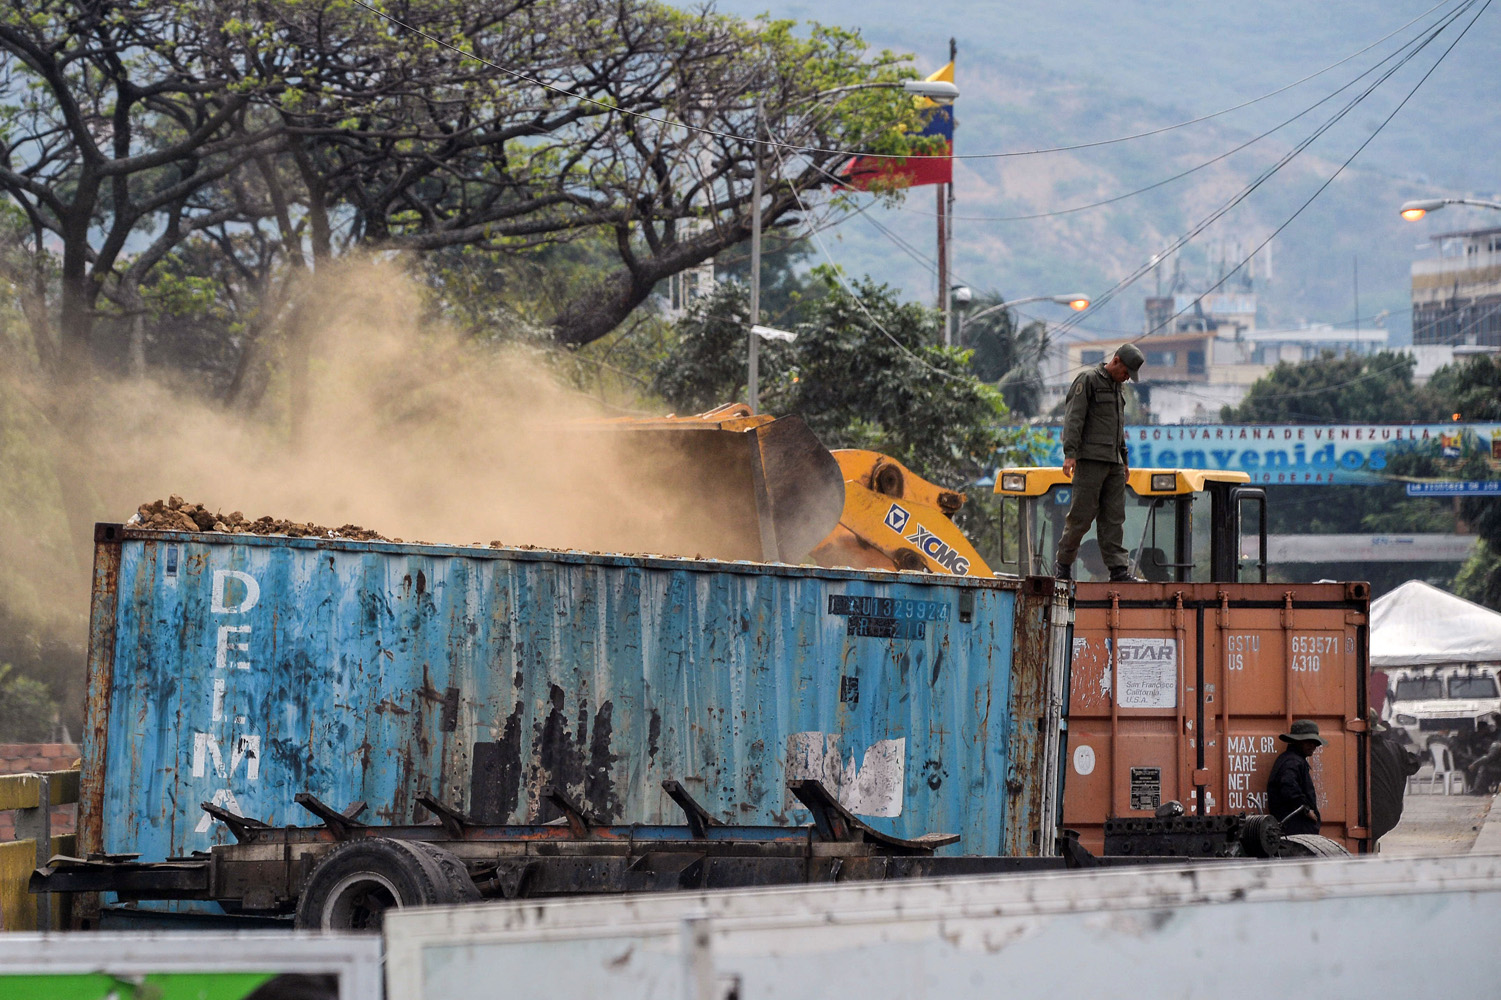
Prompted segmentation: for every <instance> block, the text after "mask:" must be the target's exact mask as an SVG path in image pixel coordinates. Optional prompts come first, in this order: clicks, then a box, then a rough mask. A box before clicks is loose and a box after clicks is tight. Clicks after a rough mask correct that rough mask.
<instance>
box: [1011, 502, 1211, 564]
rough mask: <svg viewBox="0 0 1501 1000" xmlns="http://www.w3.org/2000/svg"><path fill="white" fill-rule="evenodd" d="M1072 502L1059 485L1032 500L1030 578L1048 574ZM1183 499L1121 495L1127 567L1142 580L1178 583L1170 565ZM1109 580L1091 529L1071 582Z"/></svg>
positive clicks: (1176, 560) (1174, 556) (1174, 560)
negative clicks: (1124, 516) (1031, 575)
mask: <svg viewBox="0 0 1501 1000" xmlns="http://www.w3.org/2000/svg"><path fill="white" fill-rule="evenodd" d="M1073 497H1074V493H1073V489H1072V488H1071V487H1069V486H1067V485H1059V486H1054V487H1053V488H1052V489H1050V490H1049V491H1048V492H1047V493H1044V494H1043V495H1042V496H1040V497H1038V498H1037V501H1036V508H1035V510H1036V516H1035V517H1034V518H1033V519H1032V524H1031V525H1030V528H1031V532H1030V533H1031V538H1030V539H1029V541H1030V543H1031V544H1030V546H1029V548H1030V549H1031V552H1032V562H1033V569H1032V572H1033V573H1038V574H1043V575H1051V574H1052V571H1053V553H1054V552H1056V551H1057V548H1058V539H1059V537H1060V536H1061V535H1062V534H1063V522H1064V518H1065V517H1066V516H1067V515H1068V508H1069V504H1071V503H1072V502H1073ZM1184 499H1185V498H1183V497H1175V496H1168V497H1142V496H1138V495H1137V494H1136V492H1135V491H1134V490H1131V489H1129V488H1128V489H1127V490H1126V530H1125V545H1126V550H1127V551H1128V552H1130V554H1131V560H1132V566H1133V567H1134V568H1135V570H1136V573H1137V575H1138V576H1140V577H1141V578H1142V579H1144V580H1154V581H1162V582H1165V581H1168V580H1173V579H1177V574H1176V567H1175V564H1176V563H1179V562H1181V561H1182V560H1180V559H1179V558H1178V552H1179V545H1178V541H1177V538H1178V535H1177V531H1178V510H1179V504H1180V503H1181V502H1182V501H1183V500H1184ZM1206 551H1207V550H1206ZM1109 577H1110V571H1109V570H1108V569H1106V568H1105V560H1104V558H1103V557H1102V556H1101V555H1100V542H1099V538H1098V537H1097V536H1096V533H1095V527H1094V526H1093V525H1091V526H1090V529H1089V531H1088V532H1087V533H1086V534H1085V535H1084V540H1083V541H1082V542H1081V543H1080V544H1079V555H1078V558H1077V559H1075V560H1074V579H1075V580H1081V581H1094V580H1107V579H1109Z"/></svg>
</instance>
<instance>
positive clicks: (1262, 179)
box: [1060, 0, 1490, 337]
mask: <svg viewBox="0 0 1501 1000" xmlns="http://www.w3.org/2000/svg"><path fill="white" fill-rule="evenodd" d="M1476 2H1478V0H1466V2H1465V3H1464V4H1462V5H1461V6H1460V7H1459V8H1457V9H1456V10H1455V11H1452V12H1450V13H1449V14H1446V15H1445V17H1444V18H1443V19H1442V20H1441V22H1440V23H1439V24H1438V25H1437V26H1435V27H1434V28H1432V29H1429V30H1428V32H1427V35H1426V37H1424V38H1422V39H1421V40H1420V41H1418V42H1417V44H1416V47H1414V48H1413V49H1412V51H1411V52H1409V53H1408V54H1407V55H1405V56H1404V57H1403V58H1402V59H1401V60H1399V61H1398V62H1397V63H1396V64H1395V65H1394V66H1392V67H1391V68H1390V69H1388V70H1387V71H1386V72H1385V73H1383V74H1382V75H1381V76H1380V77H1379V78H1378V79H1376V80H1375V81H1373V82H1372V83H1371V84H1370V85H1369V86H1367V87H1366V88H1365V89H1364V90H1363V91H1362V92H1361V93H1360V94H1358V95H1357V96H1356V97H1354V98H1353V99H1352V100H1351V101H1349V102H1348V103H1347V104H1346V105H1345V106H1344V107H1343V108H1341V109H1340V111H1339V112H1338V113H1336V114H1335V115H1334V116H1333V117H1331V118H1330V119H1329V120H1328V121H1326V122H1324V123H1323V124H1322V125H1321V126H1320V127H1319V128H1318V129H1316V130H1315V131H1314V132H1313V133H1312V134H1310V135H1309V136H1308V137H1307V138H1305V139H1304V140H1302V141H1301V142H1299V143H1298V144H1297V146H1295V147H1294V148H1293V150H1292V151H1290V152H1289V153H1288V154H1286V155H1285V156H1283V157H1282V158H1280V159H1279V160H1278V161H1277V162H1276V163H1275V164H1273V165H1272V166H1271V167H1269V168H1268V169H1267V170H1265V171H1263V172H1262V173H1261V174H1260V175H1259V176H1258V177H1257V178H1256V179H1255V180H1253V181H1252V182H1251V183H1250V184H1248V185H1247V186H1246V187H1244V188H1242V189H1241V191H1240V192H1238V193H1237V194H1236V195H1235V196H1234V197H1232V198H1231V199H1230V200H1229V201H1227V202H1226V203H1225V204H1223V205H1222V206H1220V207H1219V208H1218V209H1216V210H1215V211H1213V212H1211V213H1210V214H1209V215H1208V216H1206V217H1205V218H1204V219H1203V220H1201V221H1200V222H1199V223H1198V224H1196V225H1195V226H1193V227H1192V228H1191V229H1190V230H1189V231H1188V232H1186V233H1184V234H1183V235H1182V236H1179V237H1178V238H1177V239H1175V240H1174V241H1173V242H1172V243H1171V244H1170V245H1169V246H1168V247H1167V248H1166V249H1164V250H1163V251H1161V252H1159V253H1158V254H1157V255H1155V257H1154V259H1161V258H1162V257H1164V256H1166V255H1167V254H1170V253H1173V252H1175V251H1177V250H1179V249H1181V248H1182V247H1183V246H1185V245H1187V244H1188V243H1189V242H1191V241H1192V240H1193V239H1194V238H1195V237H1196V236H1198V235H1199V234H1200V233H1202V232H1203V231H1204V230H1205V229H1207V228H1208V227H1209V226H1210V225H1211V224H1213V223H1214V222H1216V221H1218V220H1219V219H1220V218H1222V217H1223V216H1224V215H1225V214H1226V213H1228V212H1229V211H1230V210H1231V209H1232V208H1234V207H1235V206H1237V205H1239V204H1240V203H1241V202H1243V201H1244V200H1245V199H1246V198H1248V197H1249V196H1250V195H1251V194H1252V193H1253V192H1254V191H1256V190H1257V189H1258V188H1260V187H1261V186H1262V185H1263V184H1265V183H1266V182H1267V181H1268V180H1269V179H1270V178H1271V177H1272V176H1273V175H1275V174H1276V173H1277V172H1278V171H1279V170H1281V169H1282V168H1283V167H1284V166H1286V165H1287V164H1288V163H1290V162H1291V161H1292V160H1293V159H1294V158H1295V157H1296V156H1297V155H1298V154H1299V153H1301V152H1303V150H1305V149H1307V148H1308V146H1309V145H1311V144H1312V143H1313V141H1314V140H1315V139H1317V138H1318V137H1320V136H1321V135H1323V134H1324V133H1325V132H1327V131H1328V130H1329V129H1330V128H1332V127H1333V126H1334V125H1335V124H1336V123H1338V122H1339V121H1340V120H1341V119H1343V118H1344V117H1345V116H1346V115H1348V114H1349V113H1350V111H1352V110H1353V109H1354V108H1355V107H1356V106H1357V105H1359V104H1360V103H1361V102H1362V101H1364V100H1365V99H1366V98H1367V97H1369V96H1370V94H1371V93H1372V92H1374V91H1375V89H1376V88H1377V87H1379V86H1380V85H1381V84H1382V83H1385V82H1386V81H1387V80H1388V79H1390V78H1391V76H1392V75H1393V74H1394V73H1396V72H1397V70H1399V69H1401V68H1402V67H1403V66H1404V65H1406V64H1407V63H1408V62H1409V61H1411V60H1412V59H1413V58H1414V57H1415V56H1416V55H1417V54H1418V53H1419V52H1421V51H1422V50H1423V49H1424V48H1426V47H1427V46H1428V45H1429V44H1430V43H1431V42H1432V41H1433V40H1434V39H1436V38H1437V37H1438V36H1439V34H1441V33H1442V32H1443V31H1444V30H1445V29H1447V28H1448V27H1449V26H1450V25H1451V24H1453V23H1454V22H1455V21H1456V20H1458V18H1459V17H1460V16H1462V15H1463V14H1464V13H1465V12H1466V11H1467V10H1468V9H1469V8H1470V7H1472V6H1473V5H1474V4H1475V3H1476ZM1489 4H1490V0H1485V6H1482V7H1481V8H1480V11H1479V12H1477V13H1476V15H1475V18H1473V19H1471V21H1470V23H1469V25H1466V26H1465V28H1464V29H1463V30H1462V31H1461V32H1460V34H1459V35H1458V37H1456V38H1455V40H1454V41H1453V42H1451V43H1450V45H1449V47H1448V48H1447V49H1445V50H1444V52H1443V54H1441V55H1440V56H1439V58H1438V59H1437V60H1436V61H1435V62H1434V64H1433V65H1432V66H1431V67H1429V69H1428V71H1427V72H1426V73H1425V74H1424V75H1423V77H1422V78H1421V79H1420V80H1419V81H1418V83H1417V84H1416V85H1415V86H1414V87H1413V88H1412V90H1410V91H1409V92H1408V94H1407V96H1406V97H1404V98H1403V99H1402V101H1401V102H1400V103H1399V104H1398V105H1397V107H1396V109H1394V110H1393V111H1392V112H1391V114H1389V115H1388V116H1387V117H1386V118H1385V119H1384V120H1383V121H1382V122H1381V124H1380V125H1378V126H1377V128H1376V129H1375V131H1373V132H1372V133H1371V134H1370V135H1369V136H1368V137H1367V138H1366V139H1365V141H1364V142H1362V143H1361V144H1360V146H1359V147H1357V148H1356V150H1355V152H1354V153H1352V154H1351V155H1350V156H1349V157H1347V158H1346V159H1345V161H1344V162H1343V163H1342V164H1340V166H1339V168H1338V169H1337V170H1335V172H1334V173H1333V174H1331V175H1330V176H1329V178H1328V179H1326V180H1325V181H1324V182H1323V184H1321V185H1320V186H1319V188H1318V189H1317V190H1316V191H1314V193H1313V194H1312V195H1311V196H1310V197H1309V198H1308V199H1307V200H1305V201H1304V202H1303V204H1302V205H1300V206H1299V207H1298V208H1297V210H1296V211H1294V212H1293V214H1292V215H1291V216H1289V217H1288V218H1287V219H1286V220H1285V221H1283V223H1282V224H1281V225H1279V226H1278V227H1277V228H1276V229H1275V230H1274V231H1273V232H1272V234H1271V236H1268V237H1267V238H1266V239H1265V240H1263V241H1262V242H1261V243H1260V244H1258V245H1257V246H1256V247H1255V248H1254V249H1253V250H1252V251H1251V253H1250V254H1247V255H1246V256H1245V257H1244V258H1242V259H1241V261H1240V263H1238V264H1237V265H1236V266H1235V267H1234V268H1233V269H1231V270H1230V271H1229V272H1227V273H1226V274H1225V275H1224V276H1223V277H1221V278H1220V280H1219V281H1217V282H1215V284H1214V285H1213V286H1211V287H1210V288H1209V289H1207V290H1205V291H1204V292H1202V293H1200V294H1199V295H1197V296H1196V297H1195V298H1194V300H1193V301H1192V302H1190V303H1189V304H1188V305H1186V306H1184V308H1182V309H1179V310H1178V311H1177V312H1175V313H1174V314H1173V315H1172V316H1170V317H1168V319H1166V320H1164V321H1163V322H1162V323H1160V324H1158V326H1157V327H1156V328H1154V329H1153V330H1151V331H1148V333H1147V334H1146V335H1145V336H1147V337H1150V336H1153V335H1155V334H1156V333H1157V332H1158V331H1159V330H1161V329H1163V328H1164V327H1165V326H1166V325H1167V324H1169V323H1171V322H1172V320H1174V319H1176V318H1177V317H1178V316H1181V315H1182V314H1183V313H1184V312H1186V311H1187V310H1188V309H1190V308H1192V307H1193V306H1194V305H1197V304H1198V303H1199V302H1200V301H1202V300H1203V298H1204V297H1205V296H1206V295H1208V294H1209V293H1210V292H1212V291H1214V290H1215V289H1217V288H1219V287H1220V286H1222V285H1223V284H1224V283H1225V282H1226V281H1227V280H1229V278H1230V277H1231V276H1232V275H1233V274H1235V273H1236V272H1237V271H1239V270H1240V268H1242V267H1244V266H1245V264H1246V262H1248V261H1249V260H1250V259H1251V257H1253V256H1255V255H1256V254H1257V253H1259V252H1260V251H1261V250H1262V249H1263V248H1264V247H1265V246H1266V245H1267V243H1269V242H1271V240H1272V239H1273V238H1274V237H1275V236H1277V234H1279V233H1281V232H1282V231H1283V230H1284V229H1286V228H1287V226H1288V225H1290V224H1291V223H1292V221H1293V220H1294V219H1296V218H1297V217H1298V216H1299V215H1301V214H1302V212H1303V210H1304V209H1306V208H1307V207H1308V205H1309V204H1311V203H1312V202H1313V200H1314V199H1315V198H1317V197H1318V196H1319V195H1320V194H1321V193H1322V192H1323V191H1324V190H1325V189H1326V188H1328V186H1329V184H1331V183H1332V182H1333V181H1334V179H1335V178H1336V177H1338V176H1339V175H1340V174H1341V173H1342V172H1343V171H1344V169H1345V167H1347V166H1349V164H1350V162H1351V161H1352V160H1354V158H1355V157H1356V156H1357V155H1359V153H1360V152H1361V150H1363V149H1365V147H1366V146H1367V145H1369V144H1370V143H1371V141H1372V140H1374V139H1375V137H1376V136H1377V135H1379V134H1380V132H1381V130H1382V129H1384V128H1385V127H1386V125H1387V123H1388V122H1390V121H1391V119H1392V118H1393V117H1394V116H1395V115H1396V114H1397V112H1398V111H1400V110H1401V109H1402V107H1404V106H1405V105H1406V103H1407V101H1408V100H1410V99H1411V97H1412V95H1413V94H1414V93H1416V91H1417V89H1418V87H1421V86H1422V84H1423V82H1424V81H1426V80H1427V79H1428V77H1429V76H1430V75H1431V74H1432V73H1433V71H1434V70H1435V69H1437V68H1438V66H1439V65H1440V64H1441V63H1442V62H1443V61H1444V59H1445V58H1446V57H1447V56H1448V54H1449V53H1450V52H1451V51H1453V48H1454V45H1456V44H1458V42H1459V40H1460V39H1461V38H1463V37H1464V35H1465V34H1466V33H1467V32H1468V31H1469V29H1470V27H1471V26H1473V25H1474V23H1475V19H1478V18H1479V16H1480V14H1481V13H1483V12H1484V11H1485V8H1486V7H1488V6H1489ZM1408 44H1409V45H1412V44H1413V43H1411V42H1409V43H1408ZM1153 266H1154V264H1153V263H1152V262H1148V263H1147V264H1145V265H1142V266H1140V267H1138V268H1137V269H1136V270H1135V271H1133V272H1132V273H1131V274H1130V275H1128V276H1126V277H1125V278H1122V279H1121V280H1119V281H1117V282H1116V283H1115V284H1114V285H1113V286H1111V288H1109V289H1108V290H1107V291H1106V292H1104V293H1103V294H1101V295H1100V296H1098V297H1096V298H1095V299H1094V301H1093V303H1092V304H1091V306H1090V312H1093V311H1096V310H1097V309H1098V308H1099V307H1100V306H1102V305H1104V304H1105V303H1106V302H1109V301H1110V300H1111V299H1113V298H1114V297H1115V296H1116V295H1118V294H1119V293H1120V292H1121V291H1122V290H1124V289H1125V288H1127V287H1129V286H1130V285H1132V284H1134V283H1135V282H1136V281H1138V280H1140V279H1141V278H1142V277H1143V276H1145V275H1146V274H1147V273H1148V272H1149V271H1150V270H1151V269H1152V267H1153ZM1080 318H1081V319H1082V316H1081V317H1080ZM1077 325H1078V322H1077V321H1076V320H1073V319H1070V320H1066V321H1065V322H1064V323H1063V324H1062V329H1061V330H1060V333H1066V332H1067V331H1068V330H1070V329H1073V328H1074V327H1075V326H1077Z"/></svg>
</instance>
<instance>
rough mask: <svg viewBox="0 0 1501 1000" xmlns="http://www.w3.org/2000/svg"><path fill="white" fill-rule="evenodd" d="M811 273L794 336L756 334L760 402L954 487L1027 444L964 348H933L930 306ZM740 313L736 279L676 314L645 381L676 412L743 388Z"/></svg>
mask: <svg viewBox="0 0 1501 1000" xmlns="http://www.w3.org/2000/svg"><path fill="white" fill-rule="evenodd" d="M812 279H813V282H814V283H815V284H816V286H818V288H819V289H820V293H819V294H818V295H816V296H815V295H813V294H809V295H807V296H806V297H805V298H804V299H803V300H802V305H803V308H802V310H801V319H800V320H799V322H797V323H794V324H787V326H788V328H789V329H791V330H793V331H794V332H795V333H796V334H797V340H796V341H795V342H794V343H791V344H787V343H783V342H762V344H761V348H760V351H759V356H760V362H759V363H760V372H761V383H762V393H761V408H762V409H763V410H764V411H766V412H768V413H777V414H790V413H796V414H798V415H799V416H801V417H802V418H803V419H804V420H806V421H807V422H808V426H809V427H811V428H812V429H813V431H814V432H815V433H816V434H818V436H819V439H820V440H821V441H823V443H824V444H825V445H826V446H828V447H829V448H865V449H870V450H872V451H879V452H882V453H884V454H887V455H890V456H892V457H893V458H895V459H897V460H898V461H900V462H902V463H904V464H906V465H907V466H909V467H910V468H911V469H913V471H915V472H917V473H918V474H919V475H921V476H923V477H925V478H928V479H932V480H934V481H935V482H939V483H942V484H944V485H946V486H949V487H951V488H958V489H963V488H964V487H965V486H966V485H967V484H969V483H971V482H973V481H974V480H975V479H977V478H979V477H980V476H981V475H982V474H984V473H985V472H986V471H987V470H989V469H991V468H993V467H994V465H995V464H996V462H997V461H1009V460H1010V458H1009V457H999V456H1002V455H1009V454H1010V453H1011V452H1013V451H1016V452H1017V453H1018V454H1019V450H1020V449H1024V448H1025V447H1026V444H1027V441H1028V439H1029V438H1028V434H1027V433H1026V432H1025V431H1024V430H1023V429H1021V428H1019V427H1017V426H1015V425H1014V424H1012V423H1010V422H1009V421H1008V416H1009V413H1008V410H1007V408H1006V403H1005V400H1004V399H1003V398H1002V396H1001V393H1000V392H999V391H998V390H997V389H995V388H994V387H993V386H989V385H986V384H985V383H984V382H982V381H980V380H978V379H976V377H975V371H974V368H973V364H972V359H973V354H972V352H970V351H968V350H964V349H960V348H944V347H938V346H934V343H935V341H936V340H937V339H938V326H937V323H938V318H937V315H936V314H935V313H934V312H932V311H931V310H929V309H927V308H925V307H923V306H920V305H917V304H915V303H903V302H901V301H899V300H898V298H897V297H896V295H895V293H894V292H893V291H892V290H891V289H890V288H887V287H886V286H884V285H878V284H874V283H872V282H869V281H861V282H856V283H855V284H854V286H853V288H854V291H855V295H851V294H850V293H849V292H848V291H846V290H845V289H844V287H843V286H842V285H841V284H840V282H839V281H838V279H837V277H836V275H835V274H834V272H833V271H831V270H829V269H827V268H817V269H815V270H814V271H813V272H812ZM856 296H858V298H856ZM862 304H863V308H862ZM867 310H868V311H867ZM747 322H748V312H747V304H746V291H745V288H744V287H743V286H741V285H739V284H730V283H726V284H722V285H721V286H720V287H719V288H718V289H717V290H716V292H715V294H714V295H712V296H710V297H709V298H708V299H707V300H705V301H704V302H703V303H702V304H700V305H699V306H698V307H696V308H695V309H694V311H693V312H692V314H691V315H690V317H689V319H687V320H685V321H684V322H683V323H680V324H679V326H678V338H677V340H676V342H675V343H674V344H672V346H671V347H670V348H669V350H668V352H667V354H666V356H665V357H664V358H663V359H662V360H661V361H660V362H659V363H658V364H657V365H656V366H655V368H654V371H653V378H652V390H653V391H654V392H655V393H656V394H658V395H659V396H661V398H662V399H663V400H664V401H665V402H666V403H667V405H668V406H670V407H672V408H673V409H675V410H677V411H678V412H681V413H688V412H698V411H701V410H704V409H707V408H708V407H710V406H714V405H717V404H719V403H724V402H730V401H733V400H735V399H738V398H741V397H740V394H741V393H742V392H743V389H744V386H745V376H746V371H745V366H746V337H745V329H746V324H747Z"/></svg>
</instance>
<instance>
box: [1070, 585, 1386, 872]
mask: <svg viewBox="0 0 1501 1000" xmlns="http://www.w3.org/2000/svg"><path fill="white" fill-rule="evenodd" d="M1369 612H1370V594H1369V588H1368V587H1367V586H1366V585H1365V584H1363V583H1348V584H1346V583H1334V584H1307V583H1301V584H1300V583H1242V584H1230V583H1200V584H1182V583H1131V584H1118V583H1115V584H1107V583H1081V584H1079V585H1078V592H1077V601H1076V612H1075V624H1074V650H1073V665H1072V674H1071V681H1070V689H1069V705H1068V757H1069V759H1068V760H1066V761H1064V762H1063V763H1064V766H1065V768H1066V781H1065V786H1064V787H1065V795H1064V803H1063V805H1064V814H1063V825H1064V826H1065V827H1067V828H1069V829H1074V830H1078V831H1079V833H1080V840H1081V842H1082V843H1083V844H1084V846H1085V847H1087V848H1089V849H1090V850H1092V851H1099V850H1101V849H1102V848H1103V841H1104V829H1103V827H1104V822H1105V820H1106V819H1107V818H1123V817H1145V816H1151V815H1152V814H1153V810H1154V809H1155V808H1156V806H1157V805H1158V804H1159V803H1160V802H1165V801H1169V800H1174V799H1176V800H1178V801H1180V802H1182V803H1183V805H1184V806H1185V807H1186V808H1187V810H1188V811H1189V812H1190V813H1199V814H1204V815H1224V814H1236V813H1264V812H1266V782H1267V776H1268V774H1269V773H1270V771H1271V768H1272V763H1273V762H1274V761H1275V760H1276V759H1277V756H1278V755H1279V754H1280V753H1281V752H1282V751H1283V750H1285V749H1286V748H1287V747H1286V744H1284V743H1282V742H1280V741H1279V740H1278V739H1277V736H1278V734H1280V733H1285V732H1287V731H1288V726H1289V725H1290V723H1291V722H1292V721H1293V720H1294V719H1313V720H1314V721H1316V722H1317V723H1318V725H1319V731H1320V733H1321V734H1322V735H1323V736H1325V737H1326V738H1327V739H1328V740H1329V745H1328V746H1326V747H1324V748H1323V749H1322V750H1320V751H1319V752H1318V753H1317V754H1316V755H1315V756H1314V757H1313V759H1312V761H1311V762H1310V763H1311V764H1312V766H1313V774H1314V784H1315V786H1316V788H1317V791H1318V796H1319V812H1320V814H1321V817H1322V819H1323V828H1322V831H1321V832H1322V833H1323V835H1324V836H1326V837H1329V838H1331V839H1333V840H1337V841H1339V842H1340V843H1342V844H1343V845H1344V846H1345V847H1346V849H1348V850H1349V851H1351V852H1354V853H1359V852H1364V851H1368V850H1370V846H1371V845H1370V839H1369V838H1370V820H1369V807H1368V803H1369V796H1370V774H1369V768H1368V766H1367V761H1368V759H1369V748H1368V746H1367V743H1368V740H1367V737H1366V723H1365V718H1366V678H1367V673H1368V668H1369V653H1368V643H1367V635H1368V629H1369V624H1368V621H1369ZM1117 674H1118V675H1119V676H1116V675H1117ZM1279 818H1280V817H1279Z"/></svg>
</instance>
